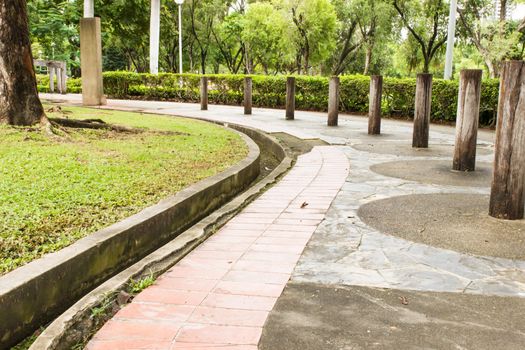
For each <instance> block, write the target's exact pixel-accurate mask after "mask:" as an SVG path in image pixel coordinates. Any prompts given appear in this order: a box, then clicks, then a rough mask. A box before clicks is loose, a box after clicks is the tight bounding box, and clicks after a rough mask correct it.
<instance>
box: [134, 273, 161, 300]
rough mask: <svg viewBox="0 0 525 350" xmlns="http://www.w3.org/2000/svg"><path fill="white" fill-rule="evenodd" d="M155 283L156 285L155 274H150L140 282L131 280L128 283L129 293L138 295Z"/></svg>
mask: <svg viewBox="0 0 525 350" xmlns="http://www.w3.org/2000/svg"><path fill="white" fill-rule="evenodd" d="M153 283H155V277H153V274H150V275H148V276H146V277H143V278H141V279H139V280H134V279H131V280H130V281H129V283H128V292H129V293H131V294H133V295H135V294H138V293H140V292H142V291H143V290H144V289H146V288H148V287H149V286H151V285H152V284H153Z"/></svg>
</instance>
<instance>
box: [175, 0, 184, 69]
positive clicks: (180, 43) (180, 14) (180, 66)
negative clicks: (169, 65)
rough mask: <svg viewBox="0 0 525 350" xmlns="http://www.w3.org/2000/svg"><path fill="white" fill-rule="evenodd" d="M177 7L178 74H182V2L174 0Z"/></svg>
mask: <svg viewBox="0 0 525 350" xmlns="http://www.w3.org/2000/svg"><path fill="white" fill-rule="evenodd" d="M175 2H176V3H177V5H179V74H182V4H183V3H184V0H175Z"/></svg>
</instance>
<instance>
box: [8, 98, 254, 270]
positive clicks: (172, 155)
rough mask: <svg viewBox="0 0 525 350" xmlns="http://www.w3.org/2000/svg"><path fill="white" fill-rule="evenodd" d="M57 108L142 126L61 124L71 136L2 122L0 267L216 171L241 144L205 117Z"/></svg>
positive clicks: (237, 154) (240, 152)
mask: <svg viewBox="0 0 525 350" xmlns="http://www.w3.org/2000/svg"><path fill="white" fill-rule="evenodd" d="M63 112H64V113H66V115H67V116H68V117H69V118H77V119H88V118H99V119H103V120H104V121H106V122H108V123H114V124H120V125H126V126H131V127H135V128H144V129H146V131H145V132H142V133H138V134H132V133H117V132H114V131H106V130H89V129H71V128H68V129H67V132H68V133H69V138H68V139H58V138H53V137H50V136H48V135H46V134H45V133H44V132H43V131H41V130H31V129H28V128H13V127H8V126H0V275H1V274H4V273H6V272H8V271H10V270H12V269H14V268H16V267H18V266H20V265H23V264H24V263H27V262H29V261H31V260H33V259H35V258H38V257H40V256H42V255H43V254H46V253H49V252H53V251H56V250H59V249H61V248H63V247H65V246H67V245H69V244H71V243H73V242H74V241H76V240H78V239H79V238H81V237H84V236H86V235H88V234H90V233H93V232H95V231H96V230H98V229H100V228H103V227H105V226H108V225H110V224H113V223H115V222H117V221H119V220H121V219H124V218H126V217H128V216H130V215H132V214H135V213H137V212H138V211H140V210H141V209H143V208H145V207H148V206H150V205H153V204H155V203H157V202H158V201H159V200H160V199H162V198H165V197H166V196H168V195H170V194H173V193H175V192H177V191H179V190H180V189H182V188H184V187H187V186H188V185H190V184H192V183H195V182H197V181H199V180H201V179H204V178H206V177H209V176H211V175H214V174H216V173H218V172H220V171H222V170H224V169H226V168H228V167H229V166H231V165H233V164H235V163H236V162H238V161H240V160H241V159H243V158H244V157H245V156H246V154H247V152H248V150H247V147H246V145H245V144H244V142H243V141H242V139H241V138H240V137H239V135H237V134H236V133H234V132H231V131H229V130H226V129H224V128H221V127H218V126H215V125H212V124H209V123H205V122H200V121H193V120H188V119H183V118H172V117H165V116H157V115H148V114H140V113H131V112H119V111H106V110H98V109H86V108H79V107H78V108H77V107H63ZM59 114H60V113H48V115H49V116H50V117H58V116H61V115H59ZM158 131H169V132H176V133H170V134H168V133H165V132H164V133H162V132H158ZM179 133H182V134H179Z"/></svg>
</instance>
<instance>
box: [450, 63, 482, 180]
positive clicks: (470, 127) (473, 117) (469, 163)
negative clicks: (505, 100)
mask: <svg viewBox="0 0 525 350" xmlns="http://www.w3.org/2000/svg"><path fill="white" fill-rule="evenodd" d="M481 74H482V71H481V70H480V69H463V70H462V71H461V73H460V76H459V92H458V113H457V115H456V146H455V149H454V160H453V162H452V169H454V170H458V171H474V170H475V168H476V143H477V138H478V123H479V103H480V99H481Z"/></svg>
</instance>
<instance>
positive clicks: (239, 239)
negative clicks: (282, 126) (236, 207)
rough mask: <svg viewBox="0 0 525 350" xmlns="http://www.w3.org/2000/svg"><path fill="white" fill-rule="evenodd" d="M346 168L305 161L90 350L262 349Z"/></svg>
mask: <svg viewBox="0 0 525 350" xmlns="http://www.w3.org/2000/svg"><path fill="white" fill-rule="evenodd" d="M348 168H349V164H348V160H347V158H346V157H345V156H344V153H343V152H342V151H341V150H340V149H339V148H338V147H334V146H317V147H314V148H313V150H312V152H310V153H307V154H305V155H302V156H300V157H299V159H298V161H297V163H296V165H295V166H294V167H293V169H292V170H291V171H290V172H289V173H288V174H287V175H286V176H285V177H284V179H283V180H282V181H281V182H279V183H278V184H277V185H276V186H274V187H272V188H271V189H269V190H268V191H267V192H266V193H264V194H263V195H262V196H261V197H259V198H258V199H257V200H255V201H254V202H253V203H251V204H250V205H249V206H248V207H247V208H246V209H245V210H243V211H242V212H241V213H240V214H239V215H237V216H236V217H235V218H233V219H232V220H231V221H230V222H228V223H227V224H226V225H225V226H224V227H223V228H222V229H220V230H219V231H218V232H217V233H216V234H214V235H213V236H212V237H211V238H209V239H208V240H207V241H206V242H204V243H203V244H202V245H200V246H199V247H198V248H197V249H195V250H194V251H192V252H191V253H190V254H188V255H187V256H186V257H185V258H184V259H182V260H181V261H180V262H179V263H177V264H176V265H175V266H174V267H172V268H171V269H170V270H169V271H168V272H167V273H165V274H164V275H162V276H161V277H160V278H159V279H158V280H157V281H156V282H155V284H154V285H153V286H151V287H149V288H146V289H145V290H144V291H142V292H141V293H139V294H138V295H137V296H136V297H135V298H134V300H133V302H132V303H131V304H128V305H127V306H125V307H124V308H123V309H121V310H120V311H119V312H118V313H117V314H116V315H115V316H114V317H113V318H112V319H111V320H110V321H109V322H108V323H106V324H105V325H104V326H103V327H102V328H101V329H100V330H99V332H98V333H97V334H96V335H95V336H94V338H93V339H92V340H91V341H90V343H89V344H88V346H87V349H90V350H95V349H96V350H99V349H145V348H148V349H159V350H160V349H171V350H180V349H193V350H197V349H236V350H250V349H257V344H258V342H259V338H260V336H261V333H262V329H263V325H264V323H265V321H266V318H267V316H268V314H269V312H270V311H271V310H272V308H273V306H274V305H275V302H276V301H277V298H278V297H279V296H280V295H281V293H282V291H283V289H284V286H285V285H286V283H287V282H288V280H289V279H290V276H291V274H292V271H293V269H294V267H295V265H296V263H297V261H298V260H299V257H300V255H301V253H302V251H303V249H304V247H305V246H306V243H307V242H308V240H309V238H310V236H311V235H312V234H313V232H314V231H315V230H316V228H317V226H318V225H319V223H321V222H322V220H323V217H324V212H326V210H327V209H328V208H329V206H330V203H331V201H332V200H333V199H334V197H335V196H336V195H337V193H338V191H339V188H341V186H342V185H343V184H344V182H345V179H346V177H347V175H348ZM305 202H306V203H307V205H306V206H305V207H304V208H302V209H301V206H304V205H303V203H305Z"/></svg>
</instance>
